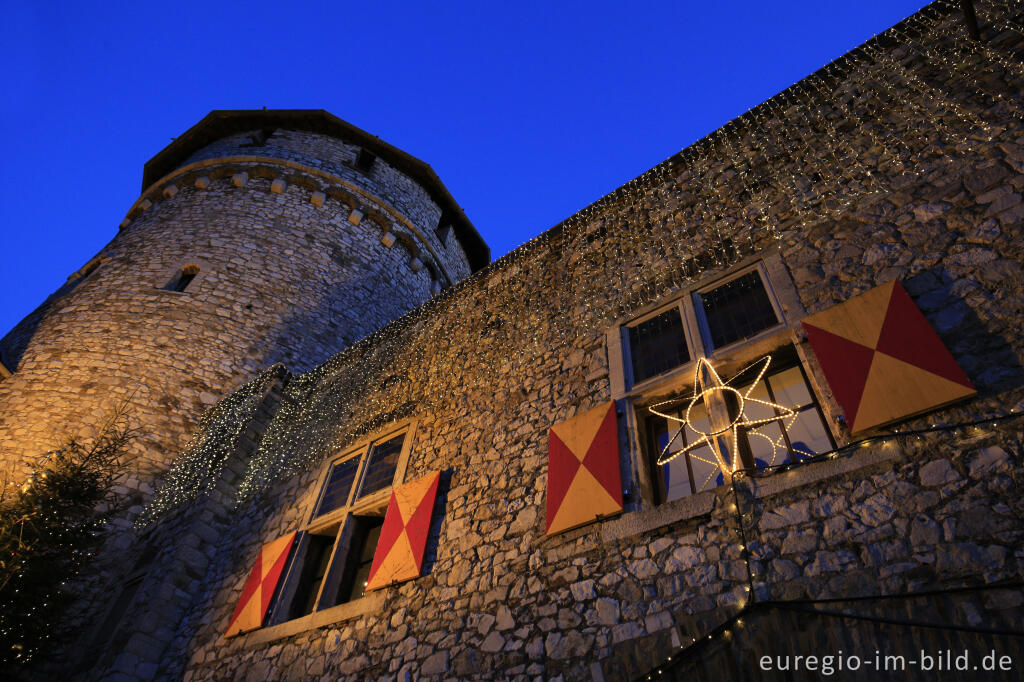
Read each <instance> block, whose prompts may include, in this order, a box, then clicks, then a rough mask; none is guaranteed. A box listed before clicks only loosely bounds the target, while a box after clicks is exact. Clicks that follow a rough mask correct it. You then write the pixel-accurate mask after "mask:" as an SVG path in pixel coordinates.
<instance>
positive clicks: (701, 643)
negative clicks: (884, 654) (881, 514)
mask: <svg viewBox="0 0 1024 682" xmlns="http://www.w3.org/2000/svg"><path fill="white" fill-rule="evenodd" d="M1015 589H1016V590H1019V589H1024V582H1022V581H1018V580H1013V581H1004V582H998V583H989V584H986V585H974V586H962V587H950V588H944V589H937V590H921V591H918V592H904V593H900V594H875V595H868V596H862V597H835V598H830V599H793V600H786V601H780V600H762V601H759V602H753V601H752V602H750V603H749V604H747V605H746V606H744V607H743V608H742V609H740V610H739V611H738V612H737V613H735V614H733V615H732V616H730V617H729V618H727V619H725V620H724V621H723V622H722V623H721V624H719V625H717V626H716V627H714V628H712V629H711V630H708V631H707V632H706V633H704V634H702V635H701V636H699V637H690V638H688V640H687V641H686V642H685V643H683V644H680V645H679V646H678V647H677V648H676V651H674V652H673V653H672V654H671V655H670V656H668V657H667V658H666V660H665V661H664V662H663V663H661V664H660V665H657V666H655V667H654V668H652V669H650V670H649V671H648V672H647V673H646V674H644V675H641V676H640V678H638V679H643V680H656V679H660V678H661V677H663V676H664V675H666V674H667V673H672V672H673V671H676V670H678V669H680V668H682V667H683V666H684V665H685V664H686V662H687V661H689V660H691V659H693V658H694V657H695V656H697V655H698V654H703V651H704V649H705V648H706V646H707V645H708V644H712V643H714V642H715V641H717V640H719V639H729V638H730V637H731V636H732V635H733V633H737V632H739V631H740V630H742V629H743V628H744V627H745V625H746V624H747V623H748V622H750V620H751V619H753V618H755V617H756V616H758V615H760V614H762V613H767V612H769V611H771V610H772V609H784V610H787V611H796V612H800V613H807V614H811V615H820V616H825V617H826V618H841V619H846V620H858V621H865V622H870V623H876V624H879V625H896V626H901V627H907V628H926V629H930V630H940V631H943V632H964V633H970V634H981V635H989V636H996V637H1013V638H1022V637H1024V631H1021V630H1014V629H1011V628H983V627H975V626H971V625H960V624H958V623H953V622H943V623H933V622H928V621H921V620H902V619H896V618H886V617H884V616H869V615H864V614H857V613H849V612H845V611H833V610H825V609H816V608H813V607H814V606H815V605H817V604H830V603H836V602H885V601H891V600H897V599H898V600H904V601H905V600H909V599H918V598H921V597H943V596H950V595H955V594H964V593H978V592H989V591H995V590H1015ZM702 658H703V659H705V660H706V654H703V655H702Z"/></svg>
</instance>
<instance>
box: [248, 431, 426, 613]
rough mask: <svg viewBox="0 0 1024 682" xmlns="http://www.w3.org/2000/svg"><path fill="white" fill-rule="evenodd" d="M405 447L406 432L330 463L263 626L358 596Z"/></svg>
mask: <svg viewBox="0 0 1024 682" xmlns="http://www.w3.org/2000/svg"><path fill="white" fill-rule="evenodd" d="M408 447H409V438H408V432H406V431H402V432H399V433H391V434H388V435H387V436H384V437H382V438H378V439H375V440H373V441H371V442H369V443H367V444H365V445H363V446H362V447H360V448H358V449H355V450H351V451H349V452H346V453H345V454H343V455H342V456H340V457H338V458H337V459H335V460H334V461H333V462H331V464H330V465H329V466H328V469H327V473H326V475H325V476H324V479H323V483H322V484H321V487H320V493H319V496H318V498H317V501H316V504H315V505H314V508H313V515H312V520H311V521H310V523H309V524H308V526H307V527H306V529H305V530H304V531H301V532H300V533H299V535H298V536H297V538H296V541H295V545H294V548H293V549H292V555H291V557H290V558H289V560H288V566H287V567H286V568H285V577H284V579H283V580H282V581H281V582H280V583H279V585H278V589H277V594H276V595H275V597H274V603H273V604H272V606H271V608H270V615H269V617H268V623H272V624H273V623H282V622H284V621H287V620H291V619H293V618H300V617H302V616H305V615H308V614H310V613H313V612H314V611H319V610H321V609H326V608H330V607H332V606H336V605H338V604H343V603H345V602H349V601H352V600H354V599H358V598H360V597H362V596H363V593H364V588H365V585H366V581H367V578H368V576H369V573H370V565H371V563H372V562H373V554H374V552H375V551H376V549H377V541H378V539H379V538H380V528H381V525H382V524H383V522H384V514H385V512H386V511H387V504H388V499H389V498H390V493H391V487H392V486H393V485H394V484H395V482H396V478H399V477H400V469H401V468H402V467H401V463H402V462H403V461H404V458H405V457H407V455H408Z"/></svg>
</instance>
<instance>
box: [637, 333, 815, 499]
mask: <svg viewBox="0 0 1024 682" xmlns="http://www.w3.org/2000/svg"><path fill="white" fill-rule="evenodd" d="M772 358H773V361H772V364H771V366H770V369H769V370H768V373H767V374H765V376H764V377H762V378H761V381H760V382H758V383H757V384H753V380H754V379H755V378H756V376H740V377H737V380H736V381H735V382H732V383H731V384H730V385H732V386H733V387H734V388H735V389H736V390H737V391H738V392H739V394H743V395H745V394H747V391H748V390H750V389H751V388H753V390H752V392H751V393H750V397H751V398H756V399H758V400H761V401H764V402H768V403H775V404H778V405H783V406H784V407H786V408H789V409H791V410H793V412H795V413H796V416H795V418H789V419H784V420H779V421H772V422H768V423H767V424H762V425H759V426H757V427H755V428H751V429H741V430H740V433H739V434H738V436H739V441H738V443H737V447H738V448H740V450H741V452H743V453H744V454H745V455H747V457H749V459H752V460H753V461H754V463H755V465H756V466H757V467H758V468H764V467H768V466H777V465H780V464H786V463H788V462H796V461H799V460H801V459H805V458H807V457H810V456H812V455H816V454H821V453H824V452H828V451H830V450H832V449H833V448H834V447H835V444H834V442H833V440H832V436H831V434H830V433H829V430H828V427H827V426H826V425H825V419H824V417H823V415H822V412H821V409H820V408H819V406H818V404H817V402H816V401H815V399H814V394H813V392H812V391H811V389H810V386H809V385H808V383H807V378H806V376H805V375H804V372H803V369H802V368H801V367H800V365H799V363H798V360H797V356H796V352H795V350H794V349H793V348H792V347H790V348H788V349H784V350H782V351H776V352H775V353H773V354H772ZM726 378H727V377H723V380H724V379H726ZM729 395H730V396H733V395H734V394H732V393H730V394H729ZM688 398H689V396H688V395H681V396H680V400H679V401H678V406H677V409H676V410H675V416H677V417H678V418H679V419H680V420H682V419H683V418H684V417H685V413H686V410H687V407H688V405H689V402H690V401H689V400H688ZM729 408H730V410H736V411H737V412H738V409H739V406H738V405H735V404H730V405H729ZM645 412H646V411H645ZM648 414H649V413H648ZM777 414H779V412H778V411H777V410H774V409H773V408H771V407H768V406H766V405H762V404H760V403H755V402H753V401H749V400H748V401H746V403H745V404H744V406H743V415H744V418H745V419H749V420H752V421H756V420H760V419H766V418H770V417H773V416H776V415H777ZM680 426H681V423H680V422H679V421H675V420H669V419H665V418H664V417H659V416H657V415H650V416H649V417H647V433H648V436H649V438H648V441H649V442H648V450H649V453H648V455H649V459H650V462H651V464H652V470H654V471H657V472H658V474H659V475H658V476H656V477H655V478H656V479H657V480H656V482H655V483H656V487H657V489H658V497H659V499H660V501H663V502H666V501H669V500H675V499H678V498H680V497H686V496H688V495H693V494H695V493H698V492H701V491H703V490H709V489H711V488H716V487H718V486H720V485H723V484H725V483H727V482H728V481H726V480H725V477H724V476H723V474H722V472H721V470H720V469H719V468H718V466H717V464H715V463H714V462H715V457H714V454H713V453H712V451H711V448H710V447H709V446H708V445H706V444H705V445H702V446H700V447H698V448H694V449H693V450H690V451H689V452H685V453H682V454H680V455H679V456H677V457H675V458H674V459H671V460H670V461H668V462H667V463H666V464H663V465H660V466H659V465H657V464H656V462H657V460H658V458H659V456H661V453H662V452H664V451H665V448H666V446H667V447H668V452H669V453H675V452H680V451H681V450H683V449H684V448H686V446H687V445H689V444H690V443H694V442H696V441H697V439H699V437H700V436H699V435H698V433H697V430H700V431H703V432H708V431H710V430H711V429H710V427H709V424H708V416H707V412H706V410H705V408H704V403H703V402H702V401H699V402H697V403H696V404H695V405H694V406H693V409H692V410H690V415H689V425H687V426H686V427H684V428H682V430H681V431H680ZM677 433H678V435H677ZM670 441H671V445H669V443H670Z"/></svg>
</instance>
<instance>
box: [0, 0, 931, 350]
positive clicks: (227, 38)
mask: <svg viewBox="0 0 1024 682" xmlns="http://www.w3.org/2000/svg"><path fill="white" fill-rule="evenodd" d="M923 4H924V0H844V1H842V2H840V1H839V0H790V1H788V2H764V0H760V1H758V2H753V1H747V0H742V1H737V2H717V3H716V2H693V1H692V0H691V1H686V0H676V1H674V2H644V1H637V2H633V3H625V2H621V1H620V2H603V1H602V2H597V1H595V2H587V3H584V2H550V1H549V2H543V3H542V2H512V3H507V2H501V3H499V2H488V1H486V0H483V1H481V0H477V1H476V2H432V3H427V2H363V3H348V2H339V1H337V0H334V1H333V2H302V1H299V0H293V1H290V2H264V1H262V0H254V1H252V2H246V3H232V2H208V1H207V2H201V3H200V2H172V3H157V2H138V1H135V2H120V1H107V2H84V1H83V2H62V1H61V0H55V1H50V2H26V1H25V0H0V10H2V16H3V17H4V19H3V22H2V24H3V25H2V26H0V44H2V45H3V46H4V59H5V62H6V65H5V68H4V77H3V80H4V83H3V91H4V97H3V100H4V103H3V106H2V107H0V130H2V131H3V138H4V145H3V146H4V150H3V153H2V155H0V238H2V246H3V254H2V265H0V335H2V334H4V333H6V331H7V330H8V329H10V328H11V327H12V326H13V325H14V324H15V323H16V322H17V321H18V320H19V319H21V318H22V317H23V316H24V315H25V314H27V313H28V312H30V311H31V310H32V309H33V308H34V307H35V306H36V305H38V304H39V303H40V302H41V301H42V300H43V299H44V298H45V297H46V296H47V295H48V294H49V293H51V292H52V291H53V290H54V289H56V288H57V287H58V286H60V284H61V283H62V282H64V281H65V279H66V278H67V276H68V275H69V274H70V273H72V272H74V271H75V270H77V269H78V268H79V267H81V266H82V265H83V264H84V263H85V262H86V261H88V260H89V258H90V257H91V256H93V255H94V254H95V253H96V252H97V251H98V250H99V249H100V248H102V247H103V245H104V244H106V243H107V242H108V241H109V240H110V239H111V238H112V237H113V236H114V235H115V234H116V232H117V225H118V223H119V222H120V221H121V219H122V218H123V217H124V214H125V212H126V211H127V210H128V208H129V207H130V206H131V204H132V202H133V201H134V200H135V199H136V198H137V197H138V194H139V190H140V183H141V179H142V166H143V164H144V163H145V162H146V161H147V160H148V159H149V158H150V157H151V156H153V155H154V154H156V153H157V152H158V151H160V149H162V148H163V147H164V146H165V145H166V144H168V143H169V142H170V140H171V138H172V137H173V136H176V135H179V134H181V133H182V132H183V131H185V130H186V129H187V128H189V127H190V126H192V125H193V124H194V123H196V122H197V121H198V120H199V119H201V118H202V117H203V116H204V115H205V114H207V113H208V112H209V111H210V110H211V109H245V108H260V107H267V108H282V109H293V108H309V109H326V110H328V111H330V112H331V113H333V114H335V115H337V116H339V117H341V118H343V119H346V120H348V121H350V122H351V123H353V124H355V125H357V126H359V127H361V128H363V129H365V130H367V131H369V132H371V133H373V134H375V135H378V136H379V137H381V138H382V139H384V140H387V141H388V142H390V143H392V144H394V145H395V146H397V147H399V148H401V149H404V150H405V151H407V152H409V153H410V154H412V155H414V156H417V157H419V158H421V159H423V160H425V161H426V162H427V163H429V164H431V165H432V166H433V167H434V169H435V170H436V171H437V173H438V175H439V176H440V177H441V179H442V180H443V181H444V182H445V184H446V185H447V186H448V188H449V190H451V193H452V195H453V196H454V197H455V199H456V201H458V202H459V203H460V204H461V205H462V206H463V207H464V209H465V211H466V214H467V215H468V216H469V218H470V220H472V221H473V222H474V224H475V225H476V226H477V229H478V230H479V231H480V232H481V234H482V235H483V236H484V239H486V240H487V241H488V242H489V243H490V245H491V251H492V255H493V256H494V257H498V256H501V255H503V254H504V253H506V252H508V251H509V250H511V249H513V248H515V247H516V246H517V245H519V244H521V243H523V242H524V241H527V240H528V239H530V238H531V237H534V236H536V235H537V234H539V233H540V232H542V231H544V230H545V229H547V228H549V227H551V226H552V225H554V224H556V223H558V222H559V221H561V220H563V219H565V218H566V217H568V216H570V215H572V214H573V213H575V212H576V211H578V210H580V209H581V208H583V207H584V206H586V205H587V204H589V203H591V202H592V201H594V200H596V199H598V198H599V197H601V196H602V195H604V194H606V193H608V192H610V191H611V190H613V189H615V188H616V187H618V186H620V185H622V184H624V183H625V182H627V181H629V180H630V179H632V178H633V177H636V176H637V175H639V174H641V173H642V172H644V171H645V170H647V169H648V168H650V167H652V166H654V165H656V164H657V163H659V162H660V161H662V160H664V159H665V158H667V157H669V156H671V155H672V154H674V153H675V152H677V151H679V150H680V149H682V148H683V147H685V146H687V145H689V144H690V143H692V142H693V141H695V140H697V139H699V138H701V137H703V136H704V135H706V134H707V133H709V132H711V131H712V130H714V129H716V128H718V127H719V126H721V125H722V124H724V123H725V122H726V121H728V120H730V119H731V118H734V117H736V116H738V115H740V114H742V113H743V112H745V111H746V110H748V109H750V108H751V107H753V106H755V105H757V104H758V103H760V102H762V101H763V100H765V99H767V98H768V97H770V96H772V95H773V94H775V93H776V92H778V91H780V90H783V89H785V88H786V87H788V86H789V85H791V84H792V83H794V82H796V81H798V80H800V79H801V78H802V77H804V76H806V75H807V74H809V73H811V72H813V71H814V70H816V69H817V68H819V67H821V66H822V65H823V64H825V63H826V62H828V61H831V60H832V59H835V58H836V57H838V56H840V55H841V54H843V53H844V52H846V51H848V50H849V49H851V48H853V47H854V46H856V45H858V44H860V43H861V42H863V41H864V40H867V39H868V38H870V37H871V36H872V35H874V34H876V33H878V32H880V31H882V30H884V29H886V28H888V27H889V26H891V25H892V24H894V23H896V22H897V21H899V20H900V19H902V18H904V17H905V16H907V15H909V14H912V13H913V12H914V11H915V10H917V9H918V8H919V7H921V6H922V5H923Z"/></svg>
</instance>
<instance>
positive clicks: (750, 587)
mask: <svg viewBox="0 0 1024 682" xmlns="http://www.w3.org/2000/svg"><path fill="white" fill-rule="evenodd" d="M1021 417H1024V412H1020V411H1019V410H1017V409H1016V408H1014V409H1013V410H1011V411H1010V412H1009V413H1006V414H999V415H995V416H989V417H984V418H979V419H973V420H968V421H962V422H957V423H952V424H931V425H929V426H926V427H919V428H908V429H893V430H891V431H888V432H884V433H879V434H875V435H872V436H868V437H865V438H862V439H859V440H856V441H853V442H851V443H848V444H847V445H844V446H842V447H839V448H836V449H835V450H832V451H829V452H826V453H822V454H820V455H816V456H815V457H813V458H811V459H807V460H803V461H801V462H796V463H790V464H785V465H779V466H773V467H765V468H763V469H759V470H757V471H754V472H751V471H746V470H743V469H739V470H737V471H735V472H733V474H732V478H731V481H730V488H731V491H730V492H731V493H732V498H733V507H732V508H730V509H729V511H731V512H733V514H734V516H733V519H734V521H735V523H736V529H735V530H736V531H737V535H738V539H739V542H740V553H741V557H742V559H743V562H744V565H745V568H746V585H745V586H744V591H745V592H746V593H747V594H748V598H747V599H746V600H745V601H742V602H740V608H739V610H738V611H737V612H736V613H735V614H733V615H732V616H730V617H728V618H726V619H725V620H724V621H723V622H722V623H721V624H720V625H718V626H716V627H715V628H712V629H711V630H709V631H708V632H706V633H704V634H702V635H700V636H699V637H690V638H689V640H688V641H687V642H684V643H682V644H680V645H679V647H678V649H677V650H676V651H675V652H674V653H672V654H671V655H670V656H669V657H668V658H667V660H666V661H665V662H664V663H663V664H661V665H660V666H656V667H655V668H653V669H652V670H651V671H649V672H648V673H647V675H646V678H645V679H657V678H658V677H660V676H661V675H663V674H664V673H665V672H667V671H669V670H671V669H673V668H675V667H677V666H679V665H680V664H681V663H682V662H683V661H684V660H687V659H688V658H690V657H692V656H694V655H696V654H698V653H700V651H701V650H702V649H703V646H704V645H706V644H709V643H711V642H713V641H715V640H718V639H720V638H723V637H724V638H728V637H730V636H731V634H732V633H733V632H735V631H736V629H737V628H741V627H743V621H744V620H745V619H747V618H749V617H750V616H751V615H752V614H753V613H754V612H756V611H759V610H765V609H771V608H785V609H789V610H800V611H804V612H808V613H817V614H820V615H823V616H828V617H837V618H848V619H855V620H863V621H870V622H875V623H880V624H887V625H901V626H906V627H926V628H934V629H939V630H946V631H951V632H973V633H980V634H988V635H1000V636H1011V637H1024V632H1022V631H1017V630H1010V629H993V628H975V627H972V626H964V625H957V624H954V623H941V624H939V623H927V622H922V621H903V620H895V619H890V618H884V617H876V616H864V615H860V614H850V613H845V612H840V611H824V610H818V609H812V608H802V607H809V606H813V605H816V604H830V603H839V602H877V601H883V600H892V599H912V598H915V597H926V596H932V595H949V594H956V593H961V592H970V591H978V590H996V589H1011V588H1024V582H1020V581H1007V582H1002V583H990V584H986V585H980V586H964V587H957V588H945V589H939V590H923V591H920V592H913V593H907V592H903V593H900V594H874V595H866V596H855V597H831V598H827V599H795V600H786V601H778V600H771V599H763V598H760V597H759V592H758V581H757V578H758V574H757V572H756V571H755V570H754V568H753V566H752V558H751V551H750V540H749V538H748V534H747V524H746V523H745V519H748V518H751V517H752V515H751V514H749V513H744V512H743V511H742V505H741V494H740V488H741V486H740V485H738V483H739V479H743V478H747V479H754V478H762V477H765V476H769V475H771V474H772V473H773V472H778V471H787V470H789V469H791V468H793V467H800V466H806V465H808V464H810V463H811V462H817V461H821V460H824V459H835V458H836V457H838V456H840V455H847V454H851V453H853V452H855V451H856V450H858V449H859V448H863V447H866V446H868V445H870V444H872V443H877V442H887V441H892V440H896V441H899V440H901V439H908V440H915V439H916V441H921V440H923V439H924V437H925V436H926V435H928V434H933V433H940V432H948V431H955V430H958V429H977V428H980V427H984V426H990V427H993V428H994V427H996V426H998V425H1000V424H1004V423H1009V422H1013V421H1015V420H1018V419H1020V418H1021ZM742 498H745V499H749V500H750V501H751V503H753V500H754V497H753V491H752V490H750V489H746V490H745V491H744V495H743V496H742ZM752 530H756V526H755V527H753V528H752ZM642 679H643V678H642Z"/></svg>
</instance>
